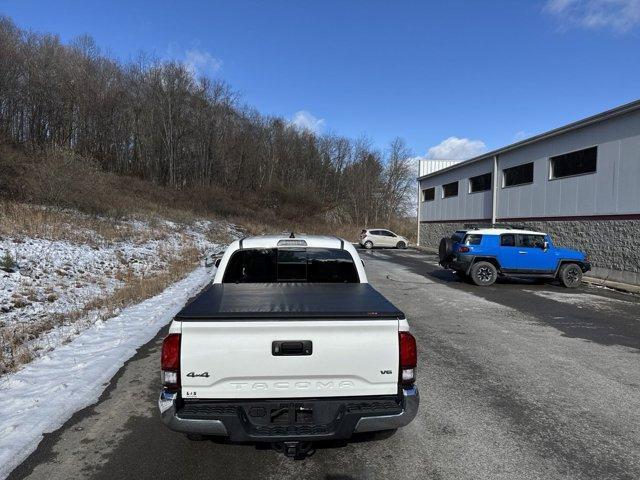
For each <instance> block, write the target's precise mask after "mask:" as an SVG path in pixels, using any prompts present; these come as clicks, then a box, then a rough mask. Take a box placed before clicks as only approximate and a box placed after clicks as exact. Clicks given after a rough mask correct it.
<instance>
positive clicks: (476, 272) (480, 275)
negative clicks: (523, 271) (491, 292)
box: [469, 262, 498, 287]
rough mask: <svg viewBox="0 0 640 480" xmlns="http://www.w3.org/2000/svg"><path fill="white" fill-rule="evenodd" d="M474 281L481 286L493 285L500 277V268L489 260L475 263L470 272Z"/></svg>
mask: <svg viewBox="0 0 640 480" xmlns="http://www.w3.org/2000/svg"><path fill="white" fill-rule="evenodd" d="M469 276H470V277H471V280H472V281H473V283H475V284H476V285H478V286H480V287H486V286H489V285H493V284H494V283H495V281H496V278H498V270H497V269H496V267H495V266H494V265H493V264H492V263H489V262H478V263H474V264H473V266H472V267H471V272H470V273H469Z"/></svg>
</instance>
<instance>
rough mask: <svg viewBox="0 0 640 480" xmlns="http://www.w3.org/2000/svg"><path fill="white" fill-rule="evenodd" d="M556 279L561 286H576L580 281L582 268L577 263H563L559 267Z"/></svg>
mask: <svg viewBox="0 0 640 480" xmlns="http://www.w3.org/2000/svg"><path fill="white" fill-rule="evenodd" d="M558 280H560V283H561V284H562V286H563V287H567V288H576V287H577V286H578V285H580V282H582V269H581V268H580V265H578V264H577V263H565V264H564V265H562V266H561V267H560V271H559V272H558Z"/></svg>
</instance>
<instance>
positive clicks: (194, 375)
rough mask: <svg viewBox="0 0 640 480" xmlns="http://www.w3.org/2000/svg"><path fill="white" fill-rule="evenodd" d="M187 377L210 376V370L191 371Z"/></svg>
mask: <svg viewBox="0 0 640 480" xmlns="http://www.w3.org/2000/svg"><path fill="white" fill-rule="evenodd" d="M187 377H190V378H193V377H204V378H209V372H202V373H196V372H189V373H187Z"/></svg>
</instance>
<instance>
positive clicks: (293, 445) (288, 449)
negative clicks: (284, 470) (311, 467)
mask: <svg viewBox="0 0 640 480" xmlns="http://www.w3.org/2000/svg"><path fill="white" fill-rule="evenodd" d="M271 446H272V447H273V449H274V450H275V451H277V452H280V453H284V454H285V456H287V457H289V458H293V459H294V460H302V459H304V458H305V457H307V456H308V455H312V454H313V453H314V452H315V450H314V448H313V444H312V443H311V442H275V443H272V444H271Z"/></svg>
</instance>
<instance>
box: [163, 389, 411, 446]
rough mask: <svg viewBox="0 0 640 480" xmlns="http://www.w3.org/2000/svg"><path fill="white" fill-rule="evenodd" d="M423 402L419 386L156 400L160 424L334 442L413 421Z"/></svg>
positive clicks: (237, 435) (262, 438)
mask: <svg viewBox="0 0 640 480" xmlns="http://www.w3.org/2000/svg"><path fill="white" fill-rule="evenodd" d="M419 403H420V396H419V394H418V389H417V388H415V387H413V388H410V389H403V390H402V393H401V395H397V396H382V397H348V398H340V399H335V398H331V397H329V398H314V399H296V398H293V399H281V400H262V401H252V400H243V401H235V402H228V401H209V402H204V401H203V402H189V403H185V402H184V401H182V400H181V399H180V397H179V395H178V394H177V393H170V392H166V391H163V392H162V393H161V394H160V399H159V400H158V406H159V408H160V416H161V418H162V423H164V424H165V425H166V426H167V427H168V428H170V429H171V430H174V431H176V432H182V433H195V434H201V435H211V436H224V437H229V439H230V440H232V441H238V442H243V441H246V442H282V441H319V440H336V439H347V438H349V437H351V436H352V435H353V434H354V433H361V432H374V431H380V430H392V429H396V428H399V427H403V426H405V425H407V424H409V423H410V422H411V421H412V420H413V419H414V418H415V416H416V414H417V412H418V405H419ZM269 412H271V413H269ZM273 412H275V413H276V414H277V417H276V418H275V419H274V418H273V415H274V413H273ZM291 415H292V417H291ZM297 415H301V416H305V415H308V418H303V419H302V420H301V421H300V420H299V419H298V418H297Z"/></svg>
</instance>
